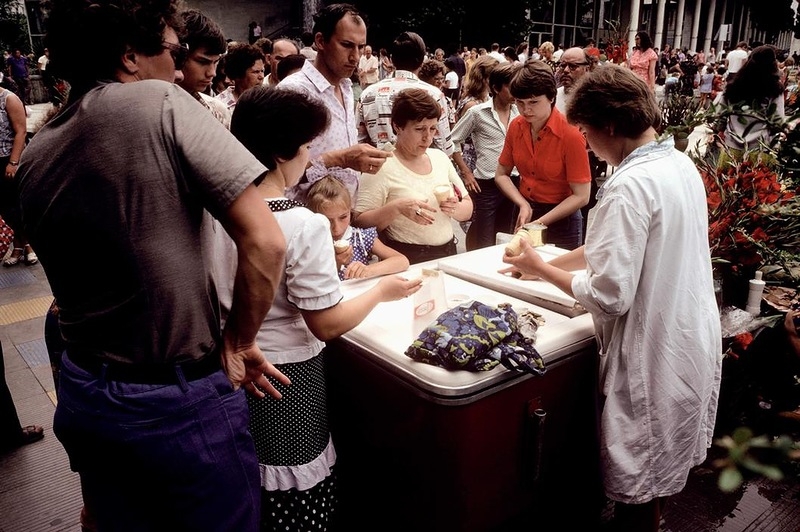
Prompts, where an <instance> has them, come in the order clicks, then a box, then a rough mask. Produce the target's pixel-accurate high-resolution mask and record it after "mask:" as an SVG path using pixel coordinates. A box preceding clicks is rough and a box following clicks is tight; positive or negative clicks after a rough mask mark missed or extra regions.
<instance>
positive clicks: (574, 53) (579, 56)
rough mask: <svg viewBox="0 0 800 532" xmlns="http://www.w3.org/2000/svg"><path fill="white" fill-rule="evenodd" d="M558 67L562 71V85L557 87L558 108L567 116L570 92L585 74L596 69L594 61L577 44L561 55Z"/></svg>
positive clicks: (560, 79) (560, 78) (560, 77)
mask: <svg viewBox="0 0 800 532" xmlns="http://www.w3.org/2000/svg"><path fill="white" fill-rule="evenodd" d="M558 68H559V72H560V76H559V78H558V79H559V81H560V83H561V85H560V86H559V87H558V89H556V109H558V111H559V112H560V113H561V114H562V115H565V116H566V114H567V101H569V93H570V92H572V88H573V87H574V86H575V83H576V82H577V81H578V80H579V79H580V78H581V77H582V76H583V75H584V74H586V73H587V72H591V71H592V69H594V61H593V60H592V58H591V57H590V56H589V54H587V53H586V52H585V51H584V49H583V48H581V47H579V46H575V47H574V48H569V49H567V50H566V51H565V52H564V53H563V54H562V55H561V61H560V62H559V66H558Z"/></svg>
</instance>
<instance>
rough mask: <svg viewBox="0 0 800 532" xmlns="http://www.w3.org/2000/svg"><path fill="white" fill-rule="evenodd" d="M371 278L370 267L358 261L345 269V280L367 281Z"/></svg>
mask: <svg viewBox="0 0 800 532" xmlns="http://www.w3.org/2000/svg"><path fill="white" fill-rule="evenodd" d="M369 276H370V275H369V266H367V265H366V264H364V263H363V262H358V261H357V260H354V261H353V262H351V263H350V264H348V265H347V266H346V267H345V269H344V278H345V279H365V278H367V277H369Z"/></svg>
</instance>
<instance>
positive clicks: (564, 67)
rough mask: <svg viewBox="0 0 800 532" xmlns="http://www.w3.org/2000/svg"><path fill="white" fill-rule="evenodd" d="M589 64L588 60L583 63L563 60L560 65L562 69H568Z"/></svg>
mask: <svg viewBox="0 0 800 532" xmlns="http://www.w3.org/2000/svg"><path fill="white" fill-rule="evenodd" d="M588 64H589V63H587V62H586V61H584V62H582V63H565V62H563V61H562V62H561V63H560V64H559V65H558V66H560V67H561V69H562V70H566V69H570V70H575V69H576V68H578V67H582V66H586V65H588Z"/></svg>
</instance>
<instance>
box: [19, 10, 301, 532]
mask: <svg viewBox="0 0 800 532" xmlns="http://www.w3.org/2000/svg"><path fill="white" fill-rule="evenodd" d="M179 5H180V4H179V0H155V1H147V2H137V1H133V0H132V1H130V2H125V3H116V2H114V0H94V2H93V3H92V4H91V5H89V4H88V3H85V2H75V1H74V0H54V1H53V2H52V9H51V11H50V18H49V20H48V34H47V42H48V48H49V49H50V53H51V60H52V62H51V64H49V65H48V69H49V68H53V69H54V74H55V75H58V76H60V77H62V78H64V79H65V80H66V81H67V82H68V83H69V84H70V87H71V89H70V94H69V100H68V101H67V102H66V104H65V105H64V107H63V109H62V110H61V111H60V113H59V114H58V115H57V116H56V117H55V118H53V119H52V120H51V121H50V122H48V123H47V124H46V125H45V126H44V127H42V129H41V130H40V131H39V132H38V133H36V135H35V136H34V137H33V139H32V140H31V142H30V144H29V145H28V147H27V149H26V150H25V152H23V154H22V158H21V161H20V165H19V172H18V173H17V176H18V178H19V187H20V202H21V206H22V212H23V223H24V226H25V227H26V228H27V229H28V230H29V234H30V239H31V242H32V243H33V244H34V245H35V246H36V250H37V252H38V254H39V259H40V261H41V263H42V265H43V266H44V270H45V273H46V275H47V279H48V281H49V282H50V287H51V289H52V291H53V294H54V296H55V299H56V300H57V301H58V306H59V308H60V313H59V326H60V330H61V334H62V336H63V338H64V341H65V344H66V350H65V352H64V355H63V356H62V367H61V377H60V383H59V394H58V406H57V408H56V413H55V418H54V421H53V431H54V433H55V434H56V436H57V437H58V439H59V440H60V441H61V443H62V444H63V446H64V448H65V449H66V451H67V454H68V455H69V459H70V466H71V468H72V469H73V470H74V471H77V472H78V473H79V474H80V477H81V485H82V490H83V495H84V503H85V504H86V506H87V508H88V509H89V512H90V514H91V515H92V516H93V517H94V519H95V520H96V522H97V528H98V530H247V531H255V530H258V520H259V513H260V491H259V489H260V488H259V487H260V478H259V470H258V461H257V457H256V453H255V446H254V444H253V440H252V438H251V436H250V434H249V432H248V428H247V425H248V414H247V401H246V398H245V396H244V393H245V390H247V391H249V392H251V393H253V394H254V395H256V396H258V397H262V396H263V395H264V392H268V393H271V394H273V395H275V396H276V397H279V396H280V394H278V393H277V391H276V390H275V389H274V387H273V386H272V385H271V384H270V382H269V381H268V379H267V378H266V376H267V375H269V376H271V377H274V378H276V379H278V380H279V381H281V382H284V383H286V384H288V379H286V378H285V377H283V376H282V375H281V374H280V373H279V372H278V371H277V370H275V368H274V366H272V365H271V364H270V363H269V362H268V361H267V360H266V359H265V357H264V355H263V353H262V352H261V351H260V349H258V347H257V345H256V343H255V334H256V332H257V330H258V326H259V324H260V323H261V322H262V320H263V319H264V316H265V315H266V314H267V312H268V310H269V307H270V305H271V303H272V299H273V297H274V293H275V287H276V285H277V283H278V282H279V279H280V275H281V273H282V272H281V268H280V265H281V264H282V263H283V261H284V254H285V242H284V240H283V236H282V232H281V230H280V228H279V227H278V225H277V223H276V222H275V219H274V217H273V215H272V213H271V212H270V210H269V208H268V207H267V206H266V204H265V203H264V202H263V201H262V200H261V197H260V195H259V194H258V192H257V191H256V188H255V186H254V185H253V182H254V181H255V180H258V179H259V178H261V177H262V176H263V174H264V173H265V172H266V168H265V167H264V166H263V165H262V164H261V163H259V162H258V161H257V160H256V159H255V157H253V156H252V155H251V154H250V153H249V151H248V150H247V149H245V148H244V147H243V146H242V145H241V144H240V143H239V142H238V141H237V140H236V139H235V138H234V137H233V136H232V135H230V134H229V133H228V132H227V131H225V129H224V128H223V127H220V125H219V123H218V122H217V121H216V120H215V119H214V117H213V116H212V115H211V114H210V113H207V112H204V111H203V110H201V109H199V107H198V105H197V101H196V100H195V99H194V98H192V97H191V96H190V95H189V94H188V93H187V92H186V91H185V90H184V89H182V88H180V87H178V86H177V85H175V84H174V81H175V80H176V78H177V79H180V75H179V69H180V68H181V67H182V66H183V64H182V63H183V61H185V59H186V55H187V49H186V48H185V47H184V46H182V45H180V44H179V40H178V33H179V32H180V31H181V29H182V26H183V24H182V19H181V17H180V13H179ZM87 49H91V50H93V57H92V61H86V60H85V55H84V54H83V53H82V52H83V51H85V50H87ZM176 73H177V74H178V75H177V76H176ZM206 212H210V213H211V214H212V215H214V216H215V217H217V218H218V219H219V220H220V221H221V222H222V225H223V226H224V227H225V229H226V230H227V231H228V232H229V233H230V235H231V237H232V238H233V239H234V241H235V242H236V244H237V248H238V250H239V262H238V271H237V274H236V281H235V286H234V293H235V296H234V308H233V309H232V310H231V313H230V316H229V317H228V320H227V322H226V324H225V328H224V330H221V328H220V325H219V324H220V314H219V304H218V302H217V297H216V290H215V286H214V282H213V279H212V276H211V272H210V271H209V270H208V268H207V267H206V266H205V264H206V261H204V260H203V259H204V257H203V254H204V250H206V249H207V244H208V242H207V238H206V237H207V236H208V235H206V234H205V232H204V229H205V227H206V226H205V225H204V224H203V219H204V216H205V213H206ZM75 245H79V246H80V249H82V250H93V252H95V254H97V253H101V256H102V260H95V261H87V260H76V254H75V253H76V249H75Z"/></svg>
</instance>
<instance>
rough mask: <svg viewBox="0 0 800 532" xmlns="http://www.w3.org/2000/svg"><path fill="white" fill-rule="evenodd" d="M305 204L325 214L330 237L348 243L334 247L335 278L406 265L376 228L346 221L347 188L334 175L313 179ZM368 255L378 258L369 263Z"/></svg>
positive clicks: (379, 272) (362, 275) (383, 272)
mask: <svg viewBox="0 0 800 532" xmlns="http://www.w3.org/2000/svg"><path fill="white" fill-rule="evenodd" d="M306 205H307V206H308V208H309V209H311V210H312V211H314V212H317V213H320V214H322V215H324V216H325V217H326V218H328V221H330V223H331V235H332V236H333V240H335V241H346V242H348V243H349V244H350V246H349V247H346V248H342V249H341V250H340V249H338V248H336V247H335V252H336V267H337V268H338V269H339V279H341V280H343V281H344V280H345V279H359V278H365V277H375V276H376V275H386V274H388V273H397V272H402V271H404V270H406V269H407V268H408V259H407V258H406V256H405V255H403V254H402V253H400V252H399V251H396V250H394V249H392V248H390V247H389V246H387V245H386V244H384V243H383V242H381V241H380V239H379V238H378V230H377V229H375V228H374V227H365V228H360V227H352V226H351V225H350V211H351V208H352V206H351V204H350V192H348V190H347V188H345V186H344V185H343V184H342V183H341V182H340V181H338V180H337V179H335V178H333V177H331V176H326V177H323V178H322V179H320V180H319V181H317V182H316V183H314V184H313V185H312V186H311V188H310V189H309V190H308V197H307V199H306ZM372 255H376V256H377V257H378V259H379V261H378V262H375V263H371V259H372Z"/></svg>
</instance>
